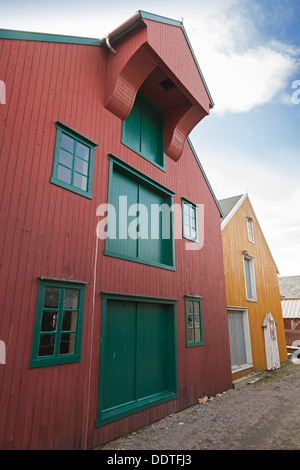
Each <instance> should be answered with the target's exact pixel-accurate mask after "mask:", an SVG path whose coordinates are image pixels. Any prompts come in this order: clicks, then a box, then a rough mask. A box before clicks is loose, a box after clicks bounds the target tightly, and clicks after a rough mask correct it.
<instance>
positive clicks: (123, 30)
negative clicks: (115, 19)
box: [100, 11, 142, 54]
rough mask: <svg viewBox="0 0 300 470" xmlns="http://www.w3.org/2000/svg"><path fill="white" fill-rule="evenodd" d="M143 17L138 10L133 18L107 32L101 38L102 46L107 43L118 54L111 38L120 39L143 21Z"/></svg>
mask: <svg viewBox="0 0 300 470" xmlns="http://www.w3.org/2000/svg"><path fill="white" fill-rule="evenodd" d="M141 18H142V17H141V14H140V12H139V11H138V12H136V13H135V14H134V15H133V16H131V18H129V19H128V20H127V21H125V22H124V23H122V24H121V25H120V26H118V27H117V28H116V29H114V30H113V31H112V32H111V33H109V34H107V35H106V36H104V37H103V38H102V39H100V46H103V45H104V44H105V45H106V46H107V47H108V49H109V50H110V51H111V52H112V53H113V54H116V53H117V52H116V51H115V49H114V48H113V47H112V46H111V44H110V40H114V39H117V38H118V39H119V38H120V37H121V36H124V34H127V33H128V31H130V30H131V29H133V28H135V26H136V25H137V24H138V23H140V22H141Z"/></svg>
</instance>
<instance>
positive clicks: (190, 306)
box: [187, 300, 193, 313]
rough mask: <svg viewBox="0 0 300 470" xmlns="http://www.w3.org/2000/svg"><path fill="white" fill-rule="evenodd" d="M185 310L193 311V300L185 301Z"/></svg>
mask: <svg viewBox="0 0 300 470" xmlns="http://www.w3.org/2000/svg"><path fill="white" fill-rule="evenodd" d="M187 311H188V313H193V302H192V301H190V300H189V301H188V303H187Z"/></svg>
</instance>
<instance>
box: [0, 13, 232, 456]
mask: <svg viewBox="0 0 300 470" xmlns="http://www.w3.org/2000/svg"><path fill="white" fill-rule="evenodd" d="M0 38H1V39H0V54H1V56H0V71H1V72H0V74H1V75H0V80H1V81H2V82H3V83H4V84H5V92H6V97H5V98H6V99H5V104H1V106H0V117H1V119H0V123H1V124H0V136H1V137H0V149H1V172H0V178H1V185H0V189H1V199H0V203H1V206H0V210H1V232H0V237H1V243H0V249H1V270H0V276H1V282H0V286H1V287H0V306H1V316H0V340H1V344H2V345H3V344H4V345H5V347H6V360H5V361H2V362H5V364H0V409H1V420H0V447H1V448H2V449H92V448H95V447H96V446H98V445H101V444H103V443H105V442H108V441H110V440H112V439H114V438H116V437H118V436H120V435H122V434H124V433H126V432H129V431H132V430H134V429H137V428H139V427H142V426H144V425H147V424H149V423H151V422H153V421H155V420H158V419H160V418H162V417H163V416H166V415H167V414H169V413H173V412H176V411H179V410H182V409H184V408H186V407H188V406H190V405H192V404H195V403H196V402H197V400H198V398H200V397H202V396H204V395H215V394H216V393H218V392H222V391H224V390H227V389H228V388H231V387H232V379H231V366H230V350H229V339H228V326H227V312H226V298H225V284H224V273H223V258H222V241H221V227H220V212H221V210H220V207H219V205H218V202H217V201H216V198H215V196H214V194H213V191H212V189H211V187H210V185H209V182H208V181H207V178H206V176H205V174H204V171H203V169H202V167H201V164H200V162H199V159H198V157H197V155H196V153H195V151H194V149H193V147H192V144H191V142H190V141H189V139H188V135H189V133H190V131H191V130H192V129H193V128H194V126H195V125H196V124H198V123H199V122H200V121H201V120H202V118H204V117H205V116H207V115H208V114H209V111H210V108H212V106H213V101H212V98H211V96H210V93H209V91H208V88H207V86H206V83H205V81H204V78H203V75H202V73H201V70H200V68H199V65H198V63H197V60H196V58H195V56H194V53H193V50H192V48H191V45H190V43H189V40H188V37H187V35H186V32H185V29H184V27H183V25H182V23H181V22H177V21H173V20H170V19H167V18H162V17H160V16H156V15H152V14H149V13H146V12H142V11H139V12H138V13H137V14H136V15H134V16H133V17H132V18H130V19H129V20H128V21H127V22H126V23H124V24H123V25H121V26H120V27H119V28H117V29H116V30H115V31H113V32H112V33H111V34H110V35H109V36H108V37H106V38H104V39H103V40H100V41H99V40H93V39H88V38H78V37H65V36H57V35H55V36H54V35H48V34H40V33H25V32H17V31H8V30H1V31H0ZM0 362H1V361H0Z"/></svg>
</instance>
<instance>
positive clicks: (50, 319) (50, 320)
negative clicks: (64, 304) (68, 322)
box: [41, 310, 57, 331]
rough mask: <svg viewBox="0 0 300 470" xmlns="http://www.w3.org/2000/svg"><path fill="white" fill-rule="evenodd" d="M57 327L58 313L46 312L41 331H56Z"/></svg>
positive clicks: (44, 312)
mask: <svg viewBox="0 0 300 470" xmlns="http://www.w3.org/2000/svg"><path fill="white" fill-rule="evenodd" d="M56 325H57V311H52V310H51V311H50V310H44V311H43V317H42V325H41V331H55V330H56Z"/></svg>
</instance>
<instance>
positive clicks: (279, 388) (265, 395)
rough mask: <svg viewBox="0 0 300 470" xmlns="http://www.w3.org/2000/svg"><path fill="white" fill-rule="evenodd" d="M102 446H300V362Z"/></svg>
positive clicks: (267, 448) (177, 447) (207, 448)
mask: <svg viewBox="0 0 300 470" xmlns="http://www.w3.org/2000/svg"><path fill="white" fill-rule="evenodd" d="M98 450H300V364H295V363H293V362H291V361H289V362H287V363H285V364H283V365H281V368H280V369H278V370H276V371H266V372H265V373H264V374H263V376H262V377H261V378H260V379H259V380H258V381H256V382H255V383H253V384H248V383H246V384H245V385H243V386H241V387H239V388H234V389H230V390H228V391H226V392H225V393H223V394H222V395H221V396H218V397H211V398H210V399H209V400H208V401H207V402H206V403H205V404H197V405H194V406H192V407H190V408H188V409H186V410H184V411H181V412H179V413H174V414H172V415H170V416H167V417H165V418H163V419H162V420H160V421H158V422H156V423H153V424H151V425H149V426H147V427H145V428H143V429H140V430H138V431H136V432H133V433H130V434H127V435H125V436H123V437H121V438H118V439H116V440H114V441H112V442H110V443H108V444H106V445H104V446H101V447H99V448H98Z"/></svg>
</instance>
